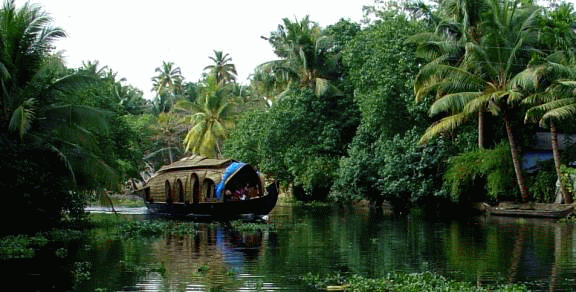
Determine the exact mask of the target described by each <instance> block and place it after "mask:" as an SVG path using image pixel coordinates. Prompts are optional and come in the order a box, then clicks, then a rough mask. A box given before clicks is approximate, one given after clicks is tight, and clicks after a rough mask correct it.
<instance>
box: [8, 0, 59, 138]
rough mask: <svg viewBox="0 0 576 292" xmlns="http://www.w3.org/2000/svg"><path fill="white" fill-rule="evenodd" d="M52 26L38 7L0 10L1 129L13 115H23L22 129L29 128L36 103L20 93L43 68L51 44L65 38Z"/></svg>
mask: <svg viewBox="0 0 576 292" xmlns="http://www.w3.org/2000/svg"><path fill="white" fill-rule="evenodd" d="M51 22H52V19H51V18H50V16H49V15H48V14H47V13H46V12H44V11H43V10H42V9H41V7H40V6H38V5H34V4H29V3H25V4H23V5H22V6H21V7H20V8H16V5H15V3H14V1H4V3H3V5H2V8H0V27H1V28H2V29H1V30H0V108H1V109H2V114H1V115H0V125H1V126H2V128H4V129H6V127H7V126H8V124H9V122H10V120H11V119H12V117H13V114H14V113H15V111H18V114H24V115H23V117H24V119H22V122H23V123H22V125H23V127H25V128H29V127H30V122H31V121H32V118H33V117H34V115H35V108H34V106H35V105H38V103H39V101H38V100H36V99H31V97H29V96H27V95H25V94H20V93H21V89H22V88H23V87H25V86H26V85H27V83H28V82H30V81H31V80H32V79H33V78H34V76H35V75H36V74H37V72H38V71H39V70H40V69H41V68H42V66H43V65H44V61H45V59H46V58H47V56H48V54H49V53H50V50H51V48H52V47H53V43H54V42H55V41H56V40H58V39H61V38H63V37H65V36H66V34H65V32H64V30H62V29H61V28H59V27H54V26H52V25H51ZM17 109H18V110H17Z"/></svg>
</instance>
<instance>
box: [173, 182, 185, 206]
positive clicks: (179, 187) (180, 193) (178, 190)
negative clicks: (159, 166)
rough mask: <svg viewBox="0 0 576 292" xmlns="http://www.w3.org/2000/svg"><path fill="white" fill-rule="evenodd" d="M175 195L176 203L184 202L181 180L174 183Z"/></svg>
mask: <svg viewBox="0 0 576 292" xmlns="http://www.w3.org/2000/svg"><path fill="white" fill-rule="evenodd" d="M175 193H176V196H177V202H184V187H183V186H182V181H181V180H177V181H176V192H175Z"/></svg>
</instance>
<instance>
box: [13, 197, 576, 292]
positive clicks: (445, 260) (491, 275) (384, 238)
mask: <svg viewBox="0 0 576 292" xmlns="http://www.w3.org/2000/svg"><path fill="white" fill-rule="evenodd" d="M120 212H122V210H120ZM134 216H141V217H142V220H152V219H147V218H145V217H144V216H142V215H134ZM269 223H271V224H274V225H275V226H276V229H277V231H263V232H255V231H252V232H239V231H235V230H234V229H231V228H229V227H226V226H225V224H212V223H203V224H201V226H200V232H199V234H198V236H196V237H193V238H191V237H171V238H163V239H150V238H149V239H134V240H124V241H122V240H119V239H117V238H115V237H111V236H108V235H107V234H108V233H110V232H111V230H94V231H93V232H92V234H90V236H89V237H88V239H87V242H84V243H82V244H81V245H79V246H77V247H70V248H69V250H70V251H69V253H70V254H69V256H68V257H66V258H64V259H62V260H61V261H56V262H53V263H52V265H53V266H54V267H56V268H55V269H54V271H55V272H54V275H53V276H54V277H62V276H63V277H64V278H65V279H68V281H72V282H73V284H74V285H75V286H74V288H76V289H77V290H80V291H95V290H96V289H100V291H310V287H306V286H303V284H302V283H301V282H300V281H298V278H299V277H300V276H302V275H305V274H307V273H313V274H320V275H324V274H328V273H332V272H341V273H357V274H361V275H363V276H367V277H381V276H385V275H386V274H387V273H389V272H392V271H404V272H424V271H431V272H435V273H439V274H442V275H445V276H447V277H450V278H452V279H456V280H466V281H472V282H475V283H478V285H486V284H495V283H508V282H522V283H526V284H527V285H528V286H529V288H531V289H533V290H536V291H539V290H540V291H550V290H554V291H573V290H574V289H576V240H574V239H575V236H576V233H575V232H574V228H573V225H570V224H558V223H554V222H553V221H549V220H535V219H534V220H529V219H515V218H497V217H493V218H489V217H488V218H487V217H480V218H476V219H471V220H468V221H465V222H447V223H446V222H433V221H428V220H423V219H419V218H415V217H410V216H409V217H406V216H394V215H383V214H373V213H370V212H369V211H368V210H365V209H361V208H339V207H316V208H310V207H293V206H290V205H279V206H277V207H276V208H275V209H274V210H273V212H272V213H271V214H270V217H269ZM14 263H15V264H16V263H18V265H20V263H21V262H17V261H14ZM70 271H72V272H70ZM70 273H72V274H73V277H72V276H71V275H70ZM78 276H80V277H78ZM82 276H85V278H82ZM39 278H49V277H47V276H46V275H45V273H44V272H37V273H35V272H28V275H26V276H25V277H24V281H30V280H31V279H39ZM78 279H80V280H78ZM51 285H52V286H54V284H51ZM62 285H64V284H62ZM24 286H25V285H24ZM49 286H50V285H49V284H47V285H46V287H49ZM45 290H54V289H45ZM56 290H58V289H56Z"/></svg>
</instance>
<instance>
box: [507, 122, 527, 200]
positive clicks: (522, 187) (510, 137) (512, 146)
mask: <svg viewBox="0 0 576 292" xmlns="http://www.w3.org/2000/svg"><path fill="white" fill-rule="evenodd" d="M502 118H503V119H504V126H505V127H506V134H507V136H508V143H509V144H510V154H511V155H512V163H513V164H514V172H515V173H516V181H517V183H518V189H519V190H520V196H521V197H520V200H521V201H523V202H525V201H526V199H527V198H528V192H527V191H526V184H525V183H524V176H522V166H521V165H520V159H519V157H518V149H517V148H516V141H514V136H513V135H512V128H511V126H510V121H508V117H507V114H506V112H504V113H503V114H502Z"/></svg>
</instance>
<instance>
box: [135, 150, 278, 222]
mask: <svg viewBox="0 0 576 292" xmlns="http://www.w3.org/2000/svg"><path fill="white" fill-rule="evenodd" d="M139 193H140V194H141V195H142V196H143V197H144V201H145V203H146V206H147V207H148V209H149V210H150V212H151V213H157V214H169V215H208V216H215V217H228V218H230V217H238V216H240V215H266V214H268V213H269V212H270V211H271V210H272V209H273V208H274V206H275V205H276V201H277V199H278V188H277V183H275V182H274V183H271V184H270V185H269V186H267V187H265V186H264V177H263V176H262V175H261V174H260V173H259V172H258V171H257V170H256V169H255V168H254V167H252V166H251V165H249V164H246V163H242V162H238V161H235V160H231V159H212V158H206V157H202V156H190V157H186V158H183V159H181V160H179V161H176V162H174V163H172V164H170V165H166V166H163V167H161V168H160V169H159V170H158V171H157V172H156V173H155V174H154V175H153V176H152V177H150V179H148V181H147V182H146V184H145V186H144V188H143V189H141V190H140V191H139Z"/></svg>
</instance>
